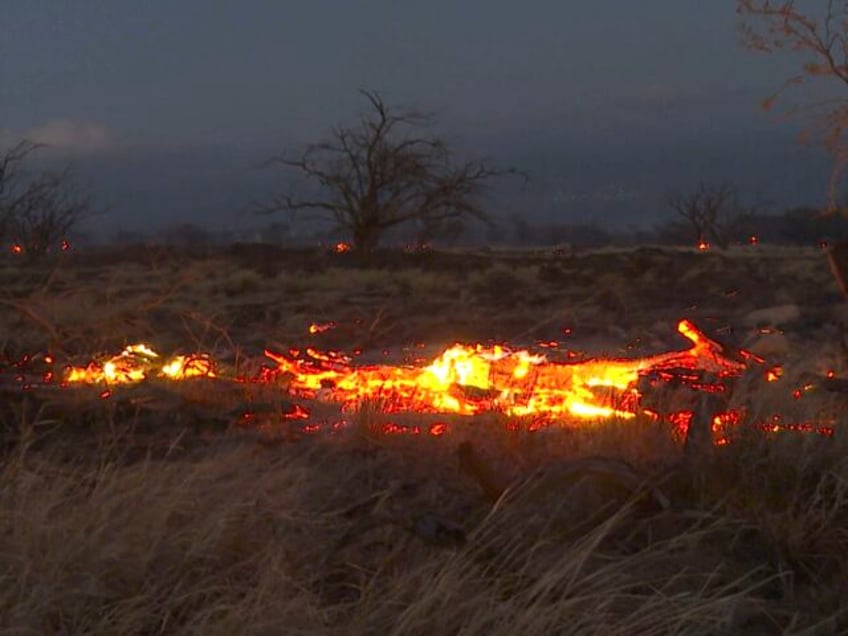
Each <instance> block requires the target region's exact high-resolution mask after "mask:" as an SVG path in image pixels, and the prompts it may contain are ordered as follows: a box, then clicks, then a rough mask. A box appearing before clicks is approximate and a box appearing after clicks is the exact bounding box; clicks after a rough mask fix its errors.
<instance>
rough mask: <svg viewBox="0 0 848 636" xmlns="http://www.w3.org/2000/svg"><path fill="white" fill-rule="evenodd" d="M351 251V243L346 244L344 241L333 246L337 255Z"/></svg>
mask: <svg viewBox="0 0 848 636" xmlns="http://www.w3.org/2000/svg"><path fill="white" fill-rule="evenodd" d="M351 249H352V247H351V245H350V243H345V242H342V241H340V242H338V243H336V244H335V245H333V251H334V252H335V253H336V254H344V253H345V252H349V251H350V250H351Z"/></svg>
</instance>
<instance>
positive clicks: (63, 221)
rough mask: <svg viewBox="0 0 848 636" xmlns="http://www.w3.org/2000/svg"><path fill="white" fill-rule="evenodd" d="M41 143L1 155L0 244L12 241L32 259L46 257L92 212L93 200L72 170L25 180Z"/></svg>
mask: <svg viewBox="0 0 848 636" xmlns="http://www.w3.org/2000/svg"><path fill="white" fill-rule="evenodd" d="M41 147H42V146H41V145H39V144H33V143H30V142H28V141H23V142H21V143H19V144H17V145H16V146H14V147H12V148H10V149H8V150H6V152H5V153H4V154H3V155H2V156H0V242H5V241H12V242H14V243H15V244H16V245H17V246H19V247H20V249H22V251H23V253H24V255H25V256H26V257H27V258H30V259H36V258H40V257H42V256H44V254H46V253H47V251H48V250H49V249H50V248H51V247H54V248H55V247H58V246H59V244H60V242H61V240H63V239H64V238H65V237H66V236H67V234H68V233H69V232H70V231H71V230H72V229H73V228H74V227H75V226H76V225H78V224H79V222H80V221H82V220H83V219H84V218H85V217H87V216H88V215H89V214H90V213H91V199H90V197H89V196H88V195H87V194H83V193H81V192H79V191H78V190H77V189H76V188H75V187H74V184H73V175H72V173H71V171H70V169H69V168H65V169H64V170H61V171H58V172H47V171H45V172H42V173H40V174H37V175H36V176H34V177H31V178H26V177H25V175H24V173H23V172H22V170H21V167H22V165H23V163H24V162H25V161H26V159H27V157H29V155H30V154H32V153H33V152H35V151H36V150H38V149H39V148H41Z"/></svg>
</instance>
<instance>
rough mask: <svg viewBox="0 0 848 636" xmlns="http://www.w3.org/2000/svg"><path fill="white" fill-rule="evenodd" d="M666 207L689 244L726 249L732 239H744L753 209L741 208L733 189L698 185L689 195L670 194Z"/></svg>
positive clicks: (725, 184)
mask: <svg viewBox="0 0 848 636" xmlns="http://www.w3.org/2000/svg"><path fill="white" fill-rule="evenodd" d="M667 203H668V205H669V207H671V208H672V210H674V211H675V212H676V213H677V215H678V216H679V217H680V219H681V220H682V221H683V222H684V223H685V224H686V225H687V226H688V227H689V229H690V231H691V234H690V236H691V237H692V240H693V241H694V242H695V243H700V242H702V241H704V242H707V243H710V244H712V245H715V246H716V247H718V248H720V249H726V248H727V247H729V246H730V244H731V242H732V241H733V240H734V239H741V238H744V234H745V233H747V232H748V231H749V230H750V225H749V223H750V219H751V217H752V216H753V215H754V213H755V212H756V210H757V206H753V205H749V206H744V205H742V204H741V203H740V201H739V195H738V192H737V189H736V187H735V186H734V185H732V184H729V183H723V184H721V185H718V186H708V185H705V184H703V183H702V184H700V185H699V186H698V188H697V189H696V190H695V191H694V192H691V193H689V194H682V193H679V192H672V193H671V194H669V195H668V197H667Z"/></svg>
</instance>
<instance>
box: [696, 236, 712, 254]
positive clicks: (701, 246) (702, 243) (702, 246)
mask: <svg viewBox="0 0 848 636" xmlns="http://www.w3.org/2000/svg"><path fill="white" fill-rule="evenodd" d="M698 249H699V250H701V251H702V252H704V251H706V250H708V249H710V244H709V243H707V242H706V241H704V240H703V239H702V240H700V241H698Z"/></svg>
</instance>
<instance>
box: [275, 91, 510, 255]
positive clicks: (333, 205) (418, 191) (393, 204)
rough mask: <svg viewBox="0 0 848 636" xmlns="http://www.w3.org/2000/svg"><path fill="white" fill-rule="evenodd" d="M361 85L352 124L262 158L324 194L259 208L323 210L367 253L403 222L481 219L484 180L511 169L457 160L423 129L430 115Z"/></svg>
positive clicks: (287, 197)
mask: <svg viewBox="0 0 848 636" xmlns="http://www.w3.org/2000/svg"><path fill="white" fill-rule="evenodd" d="M361 92H362V94H363V95H364V97H365V98H366V100H367V102H368V104H369V106H370V111H369V113H368V114H367V115H364V116H363V117H362V118H361V119H360V121H359V123H358V125H355V126H351V127H341V126H338V127H335V128H333V129H332V130H331V133H330V138H329V139H327V140H323V141H320V142H317V143H313V144H310V145H308V146H307V147H306V148H305V149H304V150H303V151H302V152H301V153H300V155H299V156H297V157H294V158H292V157H287V156H279V157H275V158H273V159H271V160H270V161H269V162H267V163H266V165H275V166H279V167H283V168H287V169H291V170H293V171H295V172H296V173H299V174H300V175H301V176H303V177H305V178H306V179H307V180H308V181H310V182H312V183H314V184H316V185H317V186H318V187H319V189H320V191H321V192H322V193H323V194H322V195H321V196H320V197H317V198H305V199H300V198H295V197H292V196H290V195H284V196H280V197H277V198H276V199H274V200H273V201H272V202H271V203H270V204H269V205H266V206H264V207H263V208H261V209H260V211H261V212H266V213H267V212H277V211H289V212H292V211H298V210H312V211H315V212H317V213H319V214H323V215H325V216H329V217H330V218H331V219H332V220H334V221H335V223H336V224H337V226H338V227H339V228H341V229H343V230H345V231H347V232H348V233H349V234H350V236H351V239H352V241H353V244H354V247H355V248H357V249H358V250H360V251H362V252H365V253H367V252H370V251H371V250H373V249H374V248H375V247H376V246H377V245H378V243H379V241H380V239H381V237H382V236H383V234H384V233H385V232H386V231H387V230H389V229H390V228H392V227H395V226H398V225H402V224H405V223H410V222H420V223H421V224H422V225H427V226H428V227H429V228H431V229H432V228H433V227H435V226H437V225H439V224H440V223H442V222H445V221H448V220H461V219H465V218H469V217H470V218H477V219H482V220H485V219H487V218H488V217H487V215H486V213H485V211H484V210H483V209H482V208H481V207H479V205H478V204H477V199H478V198H479V196H480V195H481V194H483V192H484V191H485V184H486V182H488V181H489V180H491V179H492V178H495V177H499V176H504V175H509V174H518V173H517V171H515V170H512V169H508V170H497V169H492V168H489V167H487V166H485V165H484V164H483V163H481V162H467V163H462V164H456V163H455V162H454V161H453V158H452V155H451V152H450V149H449V148H448V146H447V144H445V142H444V141H443V140H442V139H440V138H439V137H436V136H433V135H429V134H424V133H423V129H424V128H426V127H427V126H429V125H430V123H431V117H430V116H429V115H426V114H422V113H419V112H417V111H411V110H408V111H399V110H396V109H393V108H390V107H389V106H387V105H386V104H385V102H384V101H383V100H382V98H381V97H380V96H379V95H378V94H377V93H376V92H373V91H365V90H363V91H361Z"/></svg>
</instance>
